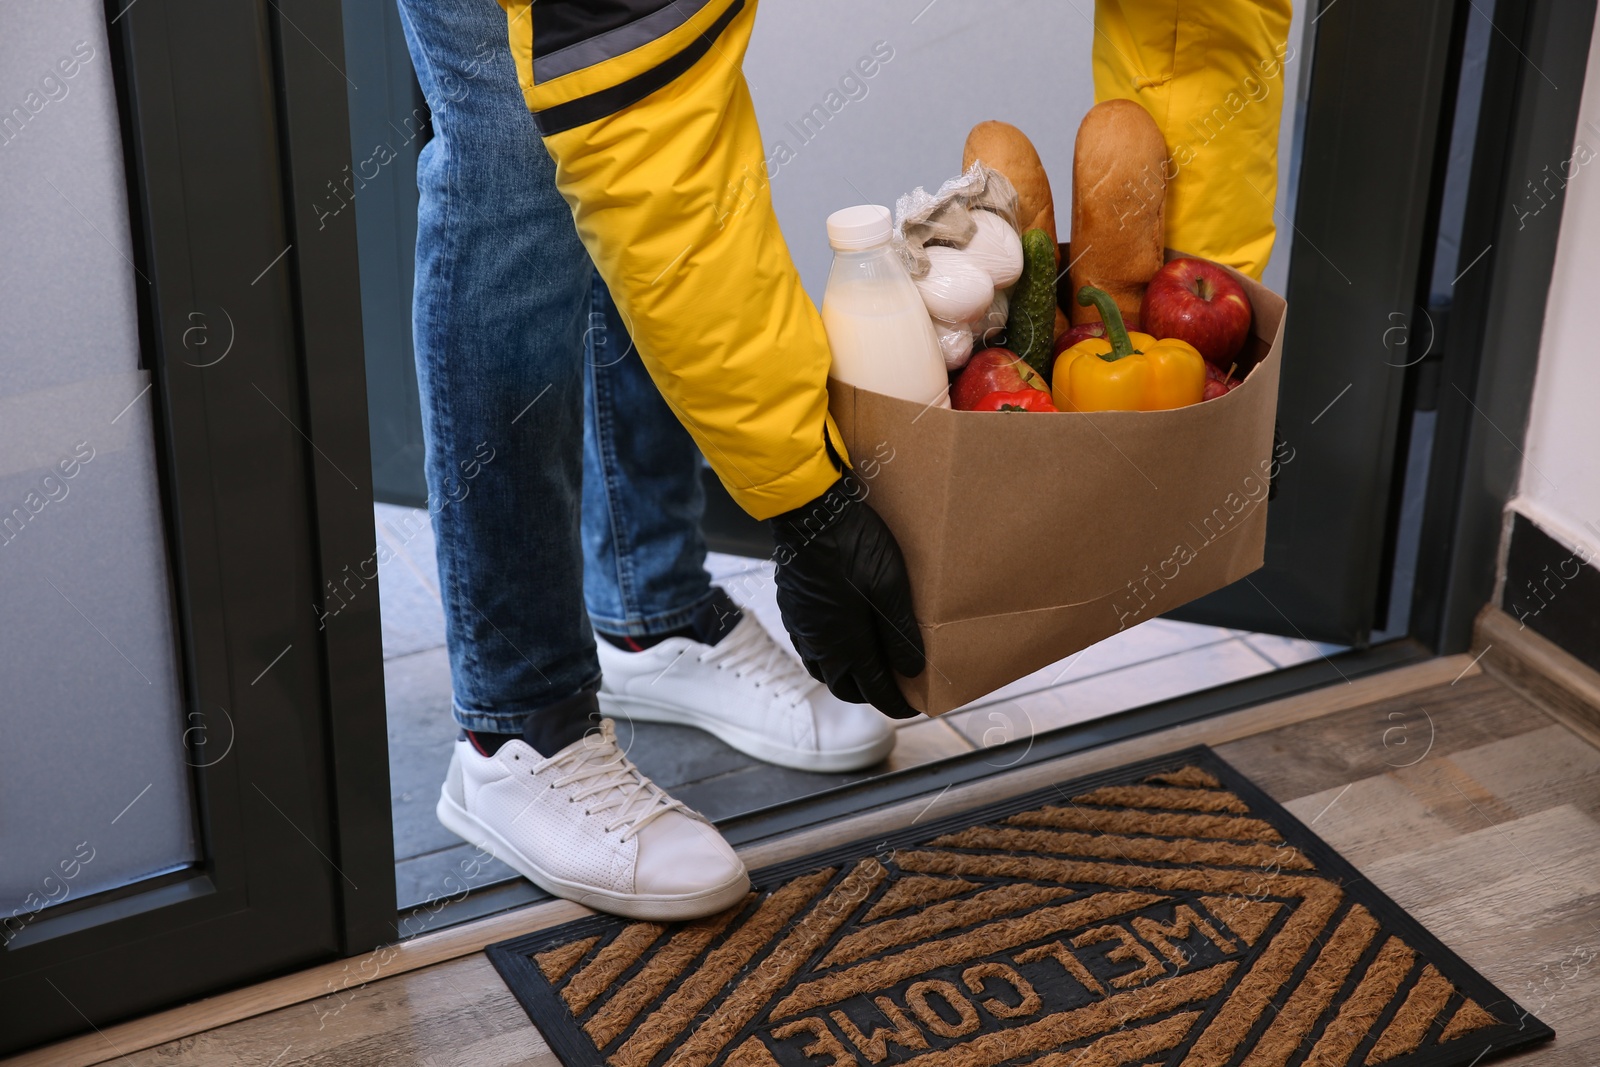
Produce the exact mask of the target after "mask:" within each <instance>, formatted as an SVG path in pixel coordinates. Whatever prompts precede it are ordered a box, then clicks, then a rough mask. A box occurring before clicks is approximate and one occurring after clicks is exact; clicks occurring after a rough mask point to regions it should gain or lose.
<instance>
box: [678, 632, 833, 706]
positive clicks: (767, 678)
mask: <svg viewBox="0 0 1600 1067" xmlns="http://www.w3.org/2000/svg"><path fill="white" fill-rule="evenodd" d="M746 618H747V619H749V621H747V622H743V623H741V624H740V625H738V626H736V627H734V629H733V632H732V633H730V634H728V635H727V636H726V637H724V638H723V639H722V640H721V641H718V642H717V643H716V644H714V645H712V646H711V647H710V648H708V649H706V651H704V652H702V653H701V654H700V662H702V663H714V664H717V665H718V666H721V667H724V668H726V669H728V670H731V671H733V673H734V675H735V676H737V677H740V678H753V679H755V682H756V684H757V685H759V686H760V687H761V688H763V689H769V690H771V691H772V693H773V695H774V696H775V697H776V698H777V699H779V700H782V699H783V698H785V697H787V698H788V699H789V703H790V704H798V703H800V700H801V698H802V697H804V696H805V694H806V691H807V690H809V689H810V688H811V687H812V686H813V685H814V684H816V683H815V682H813V681H812V679H811V676H810V675H808V674H807V673H806V672H805V669H804V668H803V667H801V666H800V664H798V663H796V662H795V661H794V660H792V659H790V658H789V657H788V656H787V655H786V654H785V653H784V651H783V649H781V648H779V647H778V643H777V642H776V641H774V640H773V639H772V638H771V637H769V636H768V635H767V631H766V630H764V629H762V628H761V624H760V623H758V622H756V621H755V620H754V619H753V618H749V617H748V616H747V617H746Z"/></svg>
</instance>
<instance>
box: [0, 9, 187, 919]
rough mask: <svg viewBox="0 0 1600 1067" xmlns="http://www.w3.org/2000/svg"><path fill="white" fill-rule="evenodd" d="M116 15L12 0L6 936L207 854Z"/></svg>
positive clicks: (1, 804) (1, 789) (2, 115)
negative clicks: (113, 44)
mask: <svg viewBox="0 0 1600 1067" xmlns="http://www.w3.org/2000/svg"><path fill="white" fill-rule="evenodd" d="M105 17H106V16H105V8H104V7H103V6H102V5H101V4H100V3H99V2H98V0H6V3H5V4H3V5H0V189H4V190H5V196H3V197H0V300H3V306H4V308H5V314H4V317H3V319H0V635H3V636H0V730H3V733H4V737H5V743H4V744H3V745H0V940H3V939H6V938H8V937H9V935H10V934H12V933H14V932H15V931H17V930H19V929H22V928H24V927H25V926H26V923H27V921H28V915H29V914H30V913H32V912H34V911H36V910H37V909H38V907H39V906H40V905H42V904H54V903H60V902H61V901H62V900H72V899H78V898H80V897H82V896H85V895H87V894H90V893H94V892H97V891H100V890H103V889H107V888H111V887H113V886H117V885H122V884H125V883H127V882H129V881H132V880H134V879H137V878H140V877H142V876H145V875H149V874H152V873H155V872H158V871H163V870H169V869H171V868H173V867H177V866H180V865H183V864H186V863H188V862H190V861H192V860H194V859H195V858H196V852H195V848H196V843H195V838H194V834H193V829H192V826H193V821H192V817H191V798H190V792H189V777H188V776H189V769H188V767H187V766H186V765H185V751H184V745H183V733H184V726H185V723H184V719H183V708H182V705H181V701H180V697H179V692H180V690H179V678H178V665H177V661H176V653H175V646H174V625H173V618H172V594H171V584H170V575H169V572H168V566H167V556H166V547H165V539H164V534H163V531H162V515H161V506H160V499H159V492H158V487H157V479H156V469H155V455H154V443H153V442H154V438H153V430H152V409H151V391H150V388H149V386H150V375H149V374H148V373H147V372H145V371H141V370H140V369H139V366H138V364H139V346H138V317H137V310H136V299H137V296H136V294H137V290H138V288H139V287H142V286H144V285H146V284H148V283H147V282H146V281H145V280H144V279H143V278H141V277H140V276H139V274H138V273H137V272H136V271H135V269H134V266H133V263H132V260H133V252H132V249H131V247H130V244H129V240H130V238H129V229H128V203H127V190H126V181H125V177H124V173H125V172H124V169H123V160H122V145H121V140H120V134H119V130H118V123H117V113H116V99H115V92H114V88H113V80H112V70H111V57H110V53H109V51H108V48H107V43H106V29H105Z"/></svg>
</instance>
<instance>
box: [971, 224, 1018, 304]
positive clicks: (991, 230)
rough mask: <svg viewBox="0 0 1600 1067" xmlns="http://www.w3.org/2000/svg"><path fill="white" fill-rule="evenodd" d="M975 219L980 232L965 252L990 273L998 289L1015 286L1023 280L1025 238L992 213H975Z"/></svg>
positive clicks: (975, 235)
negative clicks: (1023, 239) (1023, 246)
mask: <svg viewBox="0 0 1600 1067" xmlns="http://www.w3.org/2000/svg"><path fill="white" fill-rule="evenodd" d="M972 219H973V221H974V222H976V223H977V224H978V232H977V233H976V234H974V235H973V238H972V240H971V241H969V242H967V247H966V248H964V249H962V251H963V252H965V253H966V254H967V255H968V256H970V257H971V259H972V261H973V262H974V263H976V264H978V266H980V267H982V268H983V269H984V270H986V271H987V272H988V273H989V277H990V279H991V280H993V282H994V287H995V288H996V289H1004V288H1006V287H1008V286H1011V285H1015V284H1016V282H1017V279H1018V278H1020V277H1022V238H1020V237H1018V236H1017V231H1016V230H1014V229H1012V228H1011V224H1010V223H1008V222H1007V221H1006V220H1005V219H1003V218H1001V217H1000V216H999V215H996V214H995V213H994V212H992V211H981V210H979V211H974V212H973V213H972Z"/></svg>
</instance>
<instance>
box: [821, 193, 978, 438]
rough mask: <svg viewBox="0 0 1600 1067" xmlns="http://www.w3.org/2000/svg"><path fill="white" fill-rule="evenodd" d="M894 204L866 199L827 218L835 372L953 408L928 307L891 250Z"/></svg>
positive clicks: (828, 317)
mask: <svg viewBox="0 0 1600 1067" xmlns="http://www.w3.org/2000/svg"><path fill="white" fill-rule="evenodd" d="M893 232H894V228H893V223H892V222H891V220H890V215H889V209H888V208H886V207H882V206H880V205H877V204H863V205H861V206H860V207H848V208H845V209H844V210H842V211H835V212H834V213H833V214H832V215H829V216H828V243H829V244H830V245H832V246H833V269H832V271H830V272H829V274H828V287H827V289H826V290H825V291H824V292H823V296H822V324H823V326H824V327H825V328H826V329H827V331H828V345H829V347H831V348H832V349H833V370H832V376H833V377H835V378H837V379H839V380H840V381H841V382H845V383H846V384H848V385H853V386H856V387H857V388H859V389H870V390H871V391H873V392H875V393H884V394H886V395H888V396H895V397H900V398H901V399H903V400H912V401H915V402H916V403H918V404H928V405H930V406H934V405H936V406H939V407H946V408H947V407H949V406H950V389H949V379H948V378H947V377H946V375H945V366H944V356H943V355H942V354H941V353H940V351H939V336H938V334H936V333H935V332H934V329H933V320H932V319H930V318H929V317H928V309H927V306H926V305H925V304H924V303H923V302H922V296H921V295H920V294H919V293H918V292H917V287H916V286H915V285H914V284H913V283H912V281H911V275H910V274H908V273H907V272H906V268H905V265H904V264H902V263H901V262H900V257H899V256H897V255H896V254H895V252H894V249H893V248H892V247H890V244H889V238H890V236H891V235H892V234H893Z"/></svg>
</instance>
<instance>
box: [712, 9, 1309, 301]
mask: <svg viewBox="0 0 1600 1067" xmlns="http://www.w3.org/2000/svg"><path fill="white" fill-rule="evenodd" d="M1301 6H1304V5H1303V4H1296V7H1297V8H1298V7H1301ZM1093 14H1094V0H984V2H983V3H981V4H980V3H978V2H977V0H932V2H931V3H930V0H876V2H874V3H871V4H863V3H860V0H763V2H762V4H761V9H760V16H759V17H758V18H757V19H756V29H755V33H754V37H753V39H752V41H751V44H750V51H749V54H748V55H747V57H746V59H745V64H744V70H745V77H746V79H747V80H748V81H749V82H750V86H751V95H752V96H753V97H754V99H755V102H756V109H757V113H758V115H759V117H760V120H761V132H762V136H763V138H764V140H765V143H766V146H767V152H768V158H769V161H770V160H771V159H772V157H773V155H774V153H775V152H776V151H777V150H778V142H779V141H783V142H786V144H787V146H788V148H789V149H790V150H792V151H793V153H794V158H793V159H792V160H791V161H790V162H788V163H785V164H784V165H782V166H781V167H779V168H778V170H777V173H776V174H774V176H773V179H772V196H773V202H774V204H775V206H776V209H777V213H778V219H779V221H780V222H781V223H782V225H783V232H784V236H785V238H786V239H787V240H788V242H789V245H790V250H791V251H792V252H793V254H794V258H795V262H796V264H797V265H798V266H799V268H800V274H801V276H802V277H803V278H804V279H805V283H806V288H807V290H808V291H809V292H810V293H811V295H812V298H813V299H818V300H820V299H821V297H822V286H823V283H824V282H825V281H826V280H827V273H828V264H829V262H830V260H831V255H830V253H829V251H828V242H827V237H826V235H825V234H824V232H823V222H824V220H825V219H826V218H827V217H828V215H829V214H830V213H831V212H833V211H836V210H838V209H839V208H841V207H848V206H849V205H851V204H859V203H869V202H870V203H880V204H888V205H891V206H892V205H893V204H894V201H895V199H896V198H897V197H898V196H899V195H900V194H902V193H906V192H910V191H911V189H912V188H913V187H915V186H918V185H922V186H926V187H928V188H929V189H933V188H936V187H937V186H938V185H939V183H940V182H942V181H944V180H945V179H946V178H949V177H951V176H953V175H955V174H956V173H957V172H959V171H960V169H961V148H962V144H963V142H964V141H965V140H966V136H967V131H968V130H970V129H971V128H972V127H973V126H974V125H976V124H977V123H979V122H982V121H983V120H985V119H1001V120H1004V121H1006V122H1010V123H1012V124H1013V125H1015V126H1017V127H1019V128H1021V129H1022V131H1023V132H1024V133H1026V134H1027V135H1028V136H1029V138H1030V139H1031V140H1032V141H1033V142H1034V144H1035V145H1036V146H1037V147H1038V149H1039V155H1040V157H1041V158H1042V159H1043V160H1044V166H1045V170H1046V171H1047V172H1048V173H1049V174H1050V176H1051V179H1052V181H1051V184H1052V186H1053V192H1054V194H1055V198H1056V205H1057V206H1056V222H1057V228H1058V230H1059V233H1060V236H1061V239H1062V240H1066V238H1067V230H1068V228H1069V226H1070V223H1071V211H1070V205H1071V197H1072V143H1073V139H1074V138H1075V137H1076V136H1077V133H1078V123H1079V122H1080V121H1081V120H1082V118H1083V115H1084V112H1086V111H1088V110H1089V108H1090V107H1091V106H1092V105H1093V104H1094V80H1093V78H1092V76H1091V74H1090V69H1089V54H1090V46H1091V42H1092V39H1093V32H1094V31H1093V27H1092V22H1091V19H1092V17H1093ZM1302 22H1303V20H1302V19H1301V18H1300V12H1299V11H1298V10H1296V12H1295V21H1294V24H1293V25H1292V26H1291V28H1290V39H1291V40H1293V41H1295V42H1296V51H1297V53H1298V55H1297V58H1296V61H1295V63H1293V64H1290V65H1287V66H1286V67H1285V75H1286V76H1285V84H1286V85H1287V86H1288V91H1290V92H1292V91H1294V89H1295V87H1296V86H1297V85H1298V84H1299V82H1300V74H1301V69H1302V68H1303V66H1304V64H1305V62H1306V60H1307V59H1308V58H1309V57H1308V56H1307V54H1306V50H1305V49H1304V48H1302V47H1301V44H1300V38H1301V29H1300V27H1301V25H1302ZM879 41H883V42H885V43H886V44H887V45H888V46H889V47H890V48H892V49H893V50H894V58H893V59H891V60H890V61H889V62H887V63H885V64H882V66H881V69H879V70H878V72H877V73H876V75H875V76H874V77H873V78H871V79H870V80H865V81H863V82H862V85H863V86H864V88H865V94H864V95H863V93H862V92H861V90H860V89H859V88H854V87H852V91H853V92H854V93H855V95H856V96H857V97H859V99H855V100H851V99H849V94H847V93H845V92H844V91H842V90H840V80H841V79H842V78H844V77H845V76H846V75H848V74H853V73H855V67H856V63H857V61H858V60H860V59H862V58H863V57H867V56H870V55H871V53H872V50H873V46H874V44H875V43H876V42H879ZM830 90H836V91H840V98H842V99H845V100H846V101H847V102H846V103H845V105H844V106H843V107H842V108H841V109H840V110H839V113H838V114H837V115H835V116H834V117H833V118H832V119H830V120H829V121H828V123H827V125H826V126H824V127H823V129H822V131H821V133H820V134H819V135H818V136H816V137H814V138H812V139H811V140H810V141H809V142H808V143H802V142H801V139H800V137H799V136H797V135H796V134H795V132H794V131H793V130H792V129H790V128H789V125H788V124H790V123H794V124H796V125H798V121H799V119H800V118H801V116H803V115H804V114H806V113H807V112H809V111H810V110H811V109H812V107H813V106H815V105H817V104H821V103H823V101H824V99H825V98H826V97H827V94H828V93H829V91H830ZM835 106H837V100H836V101H835ZM1295 111H1296V109H1295V108H1294V107H1293V106H1292V104H1291V105H1290V106H1285V108H1284V126H1283V131H1284V132H1283V135H1282V137H1281V140H1280V150H1279V168H1278V170H1279V180H1278V186H1279V199H1278V203H1279V206H1280V207H1283V208H1286V209H1289V210H1288V211H1286V214H1289V213H1291V212H1292V204H1290V203H1289V201H1288V199H1287V193H1288V184H1289V172H1290V157H1291V154H1292V153H1291V146H1292V144H1293V137H1292V131H1293V129H1294V125H1293V123H1294V114H1295ZM1287 230H1288V227H1286V226H1281V225H1280V228H1279V243H1278V253H1279V254H1277V255H1275V256H1274V257H1273V259H1274V263H1273V265H1272V266H1271V267H1269V269H1268V274H1267V281H1268V284H1269V285H1271V286H1274V287H1276V288H1278V290H1279V291H1280V292H1281V291H1282V287H1283V277H1284V275H1283V268H1284V266H1285V264H1286V262H1287V259H1288V255H1287V249H1288V241H1287V239H1286V236H1285V235H1286V233H1287Z"/></svg>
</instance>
